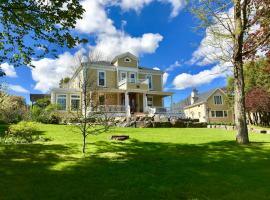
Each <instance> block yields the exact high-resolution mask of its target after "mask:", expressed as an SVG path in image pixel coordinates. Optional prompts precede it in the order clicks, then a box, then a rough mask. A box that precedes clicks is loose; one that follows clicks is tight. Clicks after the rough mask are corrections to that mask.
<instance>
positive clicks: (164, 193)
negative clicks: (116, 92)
mask: <svg viewBox="0 0 270 200" xmlns="http://www.w3.org/2000/svg"><path fill="white" fill-rule="evenodd" d="M266 145H267V144H266V143H252V144H251V145H248V146H238V145H236V144H235V142H233V141H219V142H211V143H204V144H172V143H158V142H156V143H154V142H142V141H139V140H135V139H132V140H130V141H128V142H111V141H99V142H94V143H89V144H88V147H89V148H88V155H86V158H84V159H75V158H73V157H70V156H69V155H71V154H73V153H74V151H75V150H74V149H73V148H72V147H71V146H62V145H38V144H35V145H29V146H28V145H19V146H13V147H11V146H6V147H5V148H4V150H3V151H1V154H0V161H1V163H4V164H1V166H0V174H1V175H0V178H1V182H0V195H3V196H2V197H1V196H0V199H3V200H4V199H16V198H17V199H27V200H29V199H91V200H92V199H128V200H132V199H134V200H135V199H136V200H137V199H153V200H154V199H155V200H156V199H267V198H268V197H269V196H270V190H269V185H268V184H269V180H270V173H269V166H270V159H269V153H270V149H269V147H268V148H267V147H266ZM92 149H96V151H95V152H91V150H92ZM66 162H75V163H73V164H72V165H66V166H65V167H63V168H62V169H61V170H53V169H52V168H53V166H55V165H58V164H59V163H66Z"/></svg>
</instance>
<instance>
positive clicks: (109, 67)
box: [89, 65, 116, 71]
mask: <svg viewBox="0 0 270 200" xmlns="http://www.w3.org/2000/svg"><path fill="white" fill-rule="evenodd" d="M89 69H97V70H104V71H116V67H114V66H103V65H90V66H89Z"/></svg>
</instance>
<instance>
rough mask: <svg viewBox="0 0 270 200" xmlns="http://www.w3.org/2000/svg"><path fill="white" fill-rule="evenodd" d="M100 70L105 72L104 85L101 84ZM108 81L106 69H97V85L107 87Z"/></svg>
mask: <svg viewBox="0 0 270 200" xmlns="http://www.w3.org/2000/svg"><path fill="white" fill-rule="evenodd" d="M100 72H103V73H104V85H99V73H100ZM106 83H107V81H106V70H98V71H97V86H99V87H106V85H107V84H106Z"/></svg>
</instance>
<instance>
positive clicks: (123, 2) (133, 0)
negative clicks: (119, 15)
mask: <svg viewBox="0 0 270 200" xmlns="http://www.w3.org/2000/svg"><path fill="white" fill-rule="evenodd" d="M154 1H155V0H119V2H118V4H119V5H120V7H121V8H122V9H123V10H135V11H136V12H139V11H140V10H141V9H142V8H143V7H144V6H146V5H148V4H150V3H152V2H154ZM156 1H158V2H162V3H169V4H171V6H172V12H171V15H170V17H171V18H174V17H176V16H177V15H178V14H179V12H180V10H181V9H182V8H183V7H184V6H185V5H186V1H185V0H156Z"/></svg>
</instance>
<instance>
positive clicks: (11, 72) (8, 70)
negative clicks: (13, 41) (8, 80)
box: [0, 63, 17, 77]
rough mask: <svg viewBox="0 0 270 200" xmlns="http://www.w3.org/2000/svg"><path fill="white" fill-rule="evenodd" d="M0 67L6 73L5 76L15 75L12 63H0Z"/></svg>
mask: <svg viewBox="0 0 270 200" xmlns="http://www.w3.org/2000/svg"><path fill="white" fill-rule="evenodd" d="M0 68H1V69H2V70H3V72H4V73H5V74H6V76H8V77H17V73H16V71H15V68H14V66H13V65H10V64H8V63H3V64H1V65H0Z"/></svg>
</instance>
